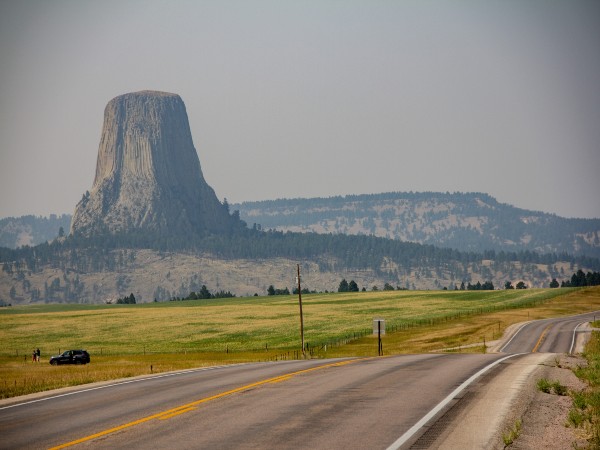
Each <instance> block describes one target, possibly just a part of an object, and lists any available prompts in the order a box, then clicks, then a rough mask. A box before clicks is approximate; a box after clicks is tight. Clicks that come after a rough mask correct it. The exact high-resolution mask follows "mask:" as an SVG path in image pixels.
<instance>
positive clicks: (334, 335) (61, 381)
mask: <svg viewBox="0 0 600 450" xmlns="http://www.w3.org/2000/svg"><path fill="white" fill-rule="evenodd" d="M596 309H600V289H599V288H590V289H583V290H576V289H531V290H522V291H519V290H503V291H478V292H476V291H454V292H447V291H388V292H361V293H349V294H314V295H306V296H303V310H304V324H305V341H306V342H307V343H308V345H309V347H310V349H311V352H310V353H311V355H312V356H313V357H326V356H328V357H333V356H375V355H377V344H376V342H375V341H376V338H375V337H373V335H372V329H371V327H372V320H373V318H374V317H382V318H384V319H385V320H386V331H387V334H386V336H385V338H384V353H385V354H393V353H412V352H426V351H436V350H441V349H443V348H451V347H458V348H460V350H461V351H466V350H467V348H466V346H468V345H469V344H473V343H476V342H482V341H483V340H484V339H485V340H487V341H490V340H493V339H495V338H498V337H499V336H500V335H501V333H502V332H503V331H504V329H505V328H506V327H507V326H508V325H511V324H513V323H516V322H521V321H525V320H528V319H534V318H543V317H552V316H558V315H566V314H576V313H578V312H583V311H591V310H596ZM299 330H300V320H299V312H298V299H297V297H296V296H277V297H250V298H234V299H222V300H213V301H206V300H199V301H185V302H171V303H151V304H141V305H40V306H26V307H11V308H1V309H0V339H1V342H2V343H3V346H2V348H1V349H0V375H1V377H0V380H2V381H0V398H5V397H9V396H13V395H20V394H23V393H28V392H35V391H39V390H45V389H52V388H56V387H60V386H68V385H75V384H82V383H87V382H91V381H99V380H108V379H114V378H121V377H129V376H135V375H141V374H147V373H150V372H163V371H167V370H176V369H184V368H189V367H198V366H202V365H214V364H224V363H235V362H244V361H260V360H271V359H276V358H277V359H280V358H294V357H299V352H298V350H299V349H300V331H299ZM37 347H39V348H40V349H41V350H42V363H39V364H36V363H32V362H31V356H30V355H31V351H32V349H34V348H37ZM69 348H85V349H87V350H88V351H89V352H90V354H91V356H92V364H90V365H87V366H82V367H51V366H50V365H49V364H48V363H47V362H48V358H49V356H50V355H51V354H56V353H58V352H59V351H61V350H65V349H69ZM469 351H483V347H481V348H479V349H478V348H477V347H475V348H469Z"/></svg>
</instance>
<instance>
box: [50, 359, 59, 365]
mask: <svg viewBox="0 0 600 450" xmlns="http://www.w3.org/2000/svg"><path fill="white" fill-rule="evenodd" d="M50 365H51V366H56V365H58V361H57V360H55V359H53V360H52V361H50Z"/></svg>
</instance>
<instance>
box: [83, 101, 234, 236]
mask: <svg viewBox="0 0 600 450" xmlns="http://www.w3.org/2000/svg"><path fill="white" fill-rule="evenodd" d="M232 221H233V217H232V216H230V215H229V212H228V210H227V208H226V207H225V206H224V205H222V204H221V203H220V202H219V200H218V199H217V196H216V195H215V192H214V191H213V189H212V188H211V187H210V186H209V185H208V184H207V183H206V181H205V180H204V176H203V175H202V170H201V168H200V160H199V159H198V154H197V153H196V149H195V148H194V144H193V142H192V135H191V132H190V126H189V123H188V117H187V112H186V109H185V105H184V103H183V101H182V100H181V98H180V97H179V95H176V94H170V93H167V92H156V91H142V92H134V93H129V94H125V95H121V96H119V97H116V98H114V99H112V100H111V101H110V102H108V104H107V105H106V108H105V110H104V125H103V128H102V136H101V138H100V146H99V148H98V160H97V164H96V176H95V178H94V184H93V186H92V189H91V191H89V193H86V194H85V195H84V196H83V198H82V199H81V201H80V202H79V203H78V204H77V206H76V208H75V213H74V214H73V220H72V222H71V233H73V234H78V235H83V236H88V237H89V236H94V235H96V234H106V233H109V234H116V233H131V232H139V231H142V232H144V233H151V234H152V235H160V236H165V235H170V236H174V235H177V236H179V237H185V236H190V235H198V234H202V233H204V232H211V233H214V232H220V231H223V230H224V229H226V228H227V227H229V226H231V224H232Z"/></svg>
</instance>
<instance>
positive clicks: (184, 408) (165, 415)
mask: <svg viewBox="0 0 600 450" xmlns="http://www.w3.org/2000/svg"><path fill="white" fill-rule="evenodd" d="M357 361H361V359H350V360H345V361H338V362H335V363H330V364H324V365H322V366H316V367H311V368H309V369H303V370H298V371H296V372H291V373H286V374H284V375H279V376H277V377H273V378H268V379H266V380H261V381H257V382H255V383H251V384H247V385H244V386H240V387H238V388H235V389H231V390H229V391H225V392H221V393H219V394H216V395H212V396H210V397H205V398H201V399H199V400H196V401H193V402H191V403H187V404H185V405H181V406H178V407H176V408H172V409H168V410H166V411H162V412H159V413H156V414H152V415H150V416H146V417H143V418H141V419H138V420H134V421H133V422H128V423H125V424H123V425H119V426H117V427H113V428H109V429H108V430H104V431H100V432H99V433H95V434H92V435H89V436H86V437H83V438H81V439H77V440H75V441H71V442H67V443H65V444H61V445H58V446H56V447H52V448H50V450H59V449H63V448H67V447H72V446H73V445H77V444H81V443H83V442H87V441H91V440H93V439H96V438H99V437H102V436H106V435H108V434H112V433H116V432H117V431H121V430H124V429H126V428H131V427H134V426H136V425H140V424H142V423H145V422H149V421H151V420H154V419H158V420H166V419H170V418H172V417H175V416H178V415H180V414H184V413H186V412H189V411H193V410H195V409H196V408H197V406H198V405H201V404H203V403H207V402H210V401H212V400H217V399H219V398H223V397H227V396H228V395H233V394H236V393H238V392H243V391H247V390H248V389H252V388H255V387H258V386H263V385H265V384H271V383H281V382H282V381H287V380H289V379H290V378H292V377H294V376H296V375H301V374H305V373H308V372H313V371H315V370H321V369H326V368H329V367H339V366H344V365H346V364H351V363H354V362H357Z"/></svg>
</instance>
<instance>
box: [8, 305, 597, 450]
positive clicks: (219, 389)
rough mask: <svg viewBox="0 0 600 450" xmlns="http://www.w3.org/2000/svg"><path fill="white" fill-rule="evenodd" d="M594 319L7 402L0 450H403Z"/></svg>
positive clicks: (563, 347)
mask: <svg viewBox="0 0 600 450" xmlns="http://www.w3.org/2000/svg"><path fill="white" fill-rule="evenodd" d="M597 314H598V316H599V317H600V313H597ZM590 320H593V313H590V314H584V315H579V316H573V317H569V318H562V319H549V320H543V321H536V322H531V323H527V324H525V325H523V326H522V327H521V328H518V329H517V330H516V332H515V333H513V334H512V336H510V338H509V340H508V341H507V342H506V344H504V346H503V347H501V351H502V352H505V353H498V354H470V355H469V354H425V355H401V356H390V357H379V358H363V359H359V358H356V359H336V360H306V361H285V362H279V363H255V364H240V365H232V366H222V367H211V368H203V369H195V370H187V371H181V372H176V373H168V374H160V375H155V376H150V377H145V378H137V379H131V380H124V381H120V382H115V383H105V384H101V385H93V386H87V387H82V388H80V389H76V390H69V391H66V392H65V391H58V392H53V393H47V394H43V395H38V396H36V398H35V399H34V400H30V401H23V400H22V399H18V398H17V399H11V400H9V401H3V402H2V403H0V437H1V439H0V449H15V448H19V449H29V448H31V449H33V448H35V449H38V448H55V449H58V448H94V449H97V448H107V449H108V448H110V449H113V448H123V447H128V448H134V449H137V448H144V449H152V448H156V449H164V448H169V449H178V448H182V449H183V448H186V449H188V448H211V449H219V448H223V449H225V448H236V449H237V448H278V449H285V448H293V449H298V448H310V449H320V448H328V449H331V448H333V449H336V448H344V449H352V448H375V449H377V448H381V449H386V448H407V447H408V446H410V445H411V443H414V442H415V441H416V439H417V438H418V437H419V436H420V434H422V433H423V432H425V431H426V428H427V427H428V426H431V424H433V423H435V422H436V420H437V419H438V418H439V417H441V416H442V415H443V414H444V413H445V412H446V411H447V410H448V409H449V408H451V407H452V406H453V405H454V404H455V403H456V402H458V401H459V399H460V397H461V396H462V395H464V394H463V390H464V389H466V388H468V385H467V384H466V383H468V382H469V380H475V379H478V380H479V381H478V383H479V384H480V385H481V384H482V383H492V382H493V380H494V378H495V377H496V375H497V374H499V373H503V372H504V373H506V370H504V369H505V368H506V367H507V365H509V364H512V365H513V366H514V365H515V364H516V363H518V361H519V359H521V358H525V356H519V355H512V354H508V355H507V354H506V353H516V352H519V353H521V352H523V353H529V352H560V353H563V352H569V351H570V350H571V349H572V347H573V342H574V341H575V338H574V336H575V333H576V329H577V327H578V326H579V324H581V323H584V322H587V321H590ZM484 371H486V376H485V377H482V376H481V375H482V374H483V372H484ZM482 378H484V380H483V381H482ZM463 403H464V401H463ZM467 428H468V427H467ZM471 429H473V428H471Z"/></svg>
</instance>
